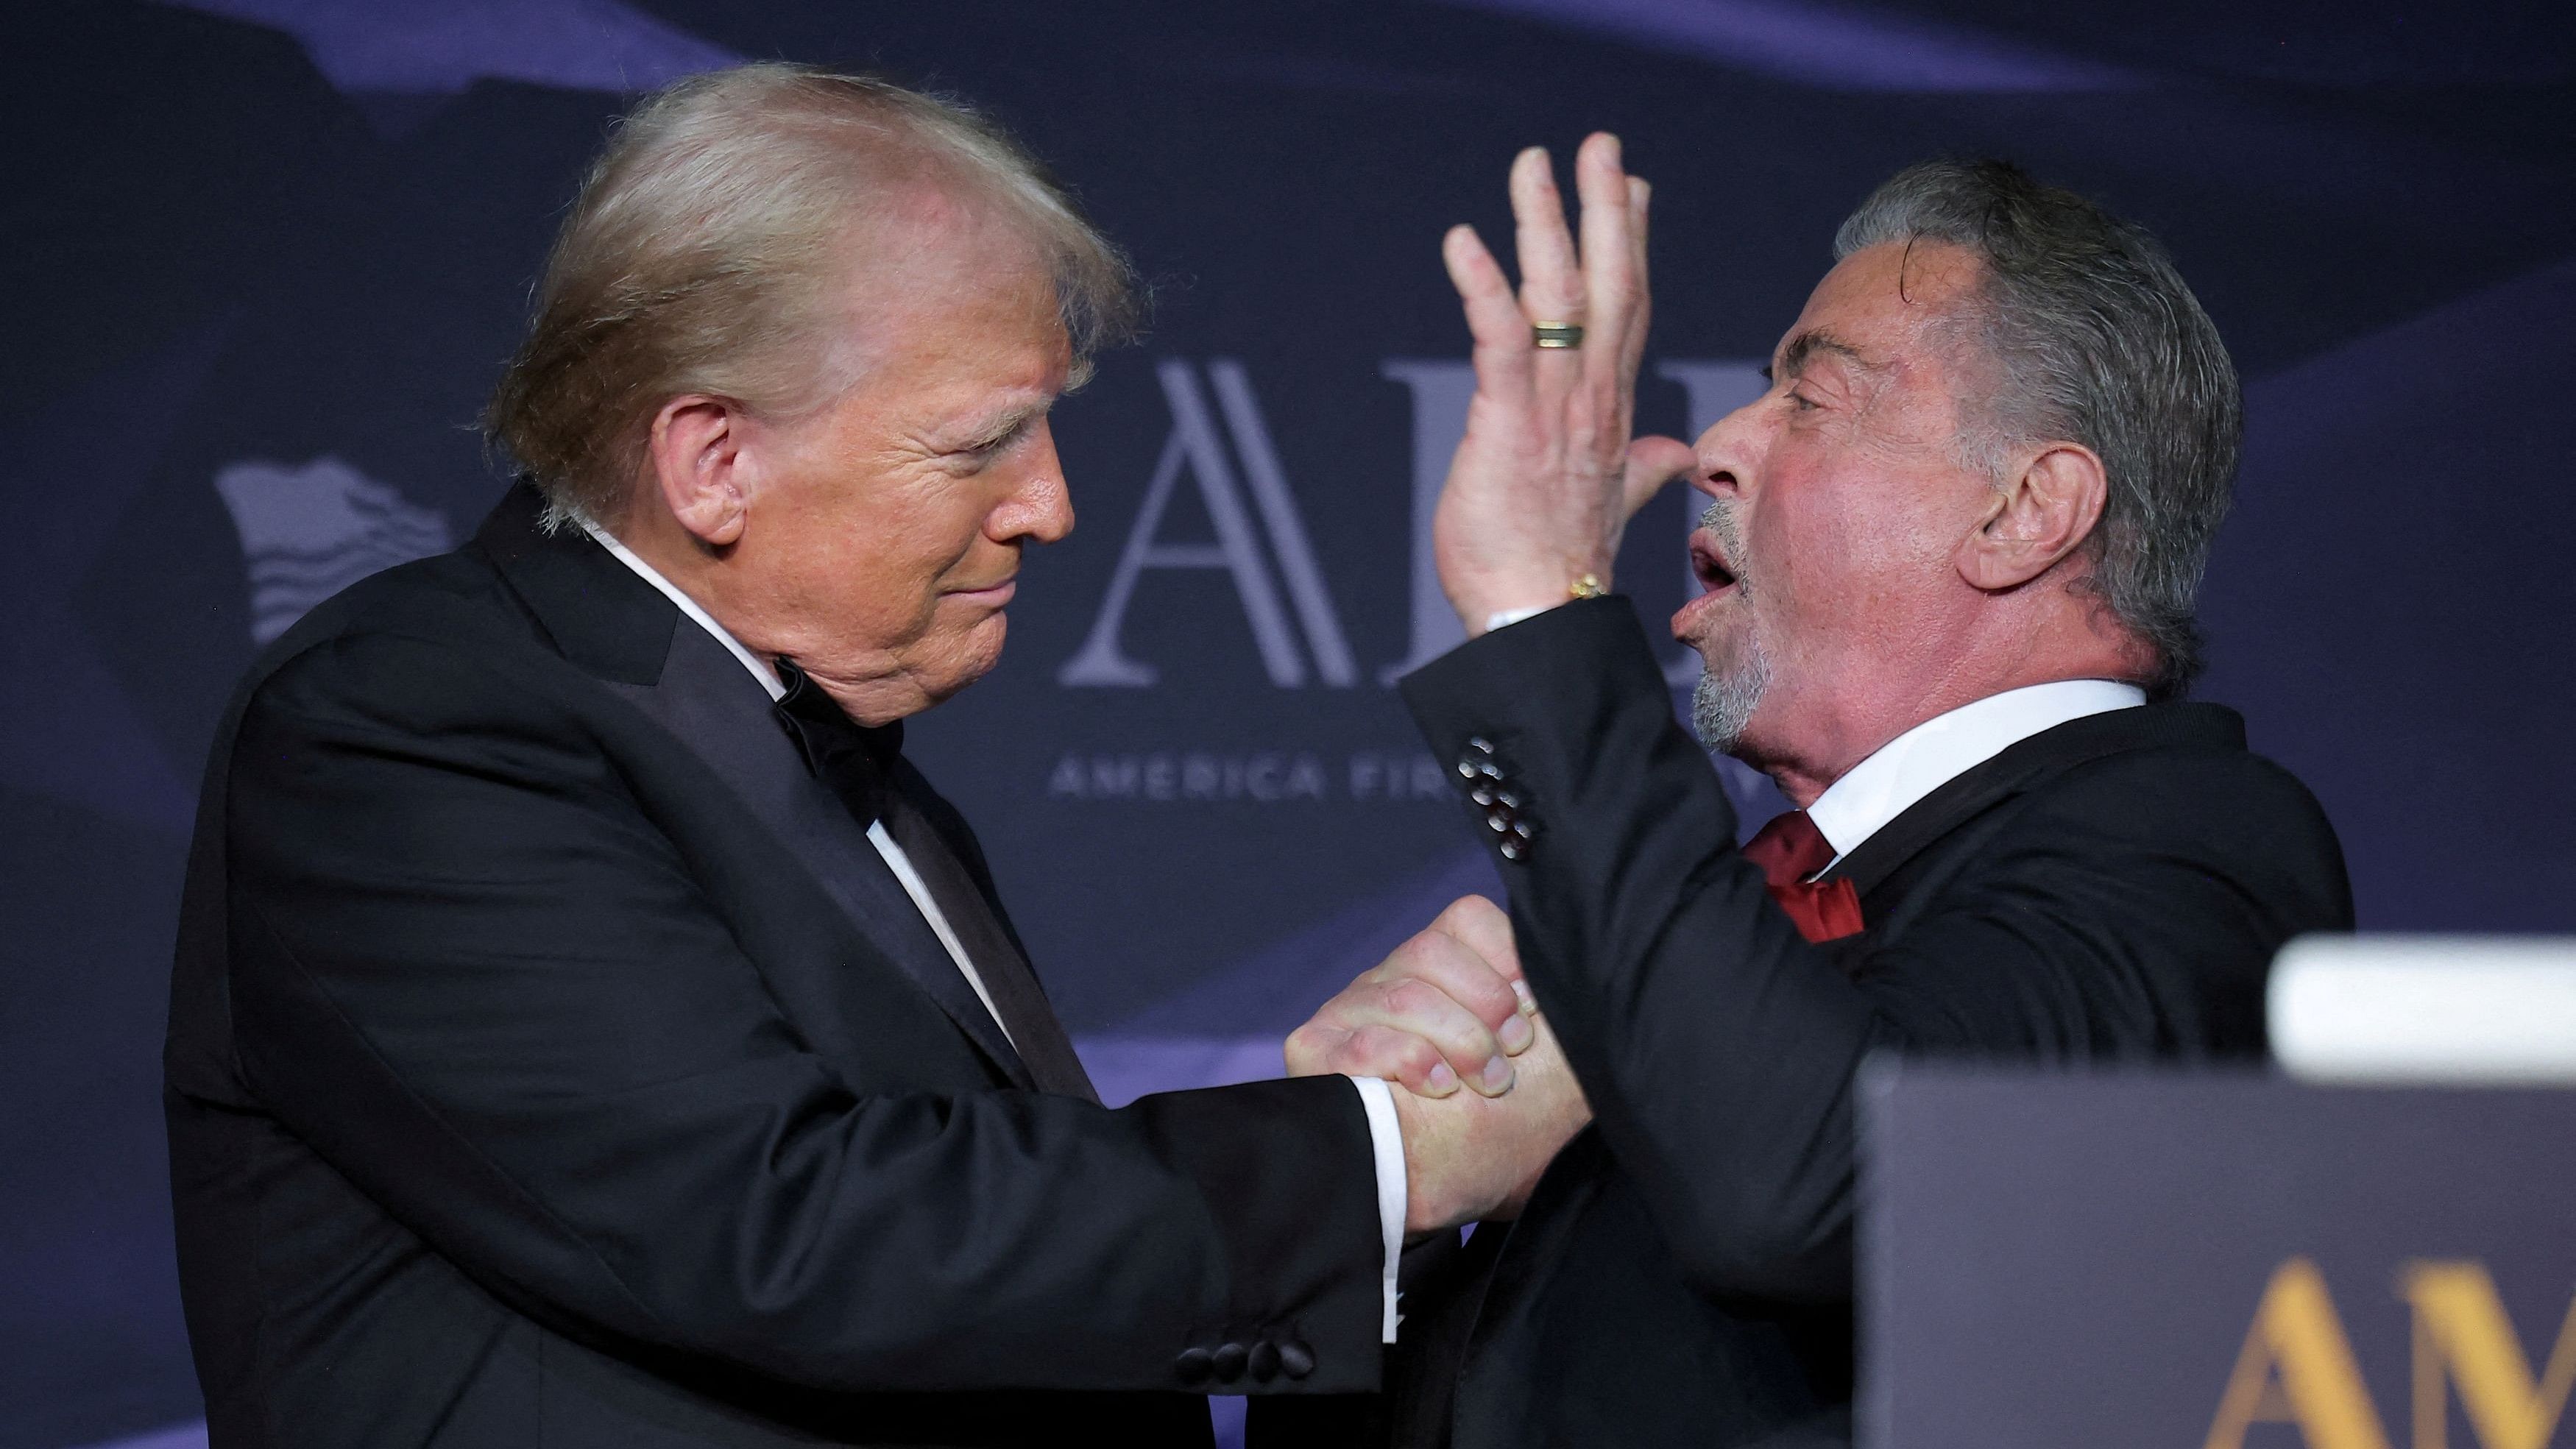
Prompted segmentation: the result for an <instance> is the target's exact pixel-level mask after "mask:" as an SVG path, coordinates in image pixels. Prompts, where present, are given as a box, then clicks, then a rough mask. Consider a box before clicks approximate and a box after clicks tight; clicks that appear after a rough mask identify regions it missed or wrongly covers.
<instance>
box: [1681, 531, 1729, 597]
mask: <svg viewBox="0 0 2576 1449" xmlns="http://www.w3.org/2000/svg"><path fill="white" fill-rule="evenodd" d="M1690 557H1691V572H1692V573H1693V574H1695V575H1697V576H1698V578H1699V586H1700V588H1701V589H1702V590H1703V591H1704V592H1707V593H1712V594H1714V593H1720V592H1723V591H1725V590H1727V589H1731V588H1733V587H1735V584H1736V578H1735V570H1733V569H1731V568H1729V567H1727V563H1726V558H1725V556H1724V555H1723V554H1720V553H1719V552H1718V551H1717V545H1716V544H1715V542H1714V541H1712V540H1711V539H1710V538H1709V536H1708V535H1707V533H1705V532H1701V533H1697V534H1694V535H1692V537H1691V542H1690Z"/></svg>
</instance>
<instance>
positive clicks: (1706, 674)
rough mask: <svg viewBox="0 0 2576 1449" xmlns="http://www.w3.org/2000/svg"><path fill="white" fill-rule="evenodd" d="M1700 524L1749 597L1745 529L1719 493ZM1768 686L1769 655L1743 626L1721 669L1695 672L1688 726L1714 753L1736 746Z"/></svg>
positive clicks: (1738, 589)
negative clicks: (1739, 643) (1738, 649)
mask: <svg viewBox="0 0 2576 1449" xmlns="http://www.w3.org/2000/svg"><path fill="white" fill-rule="evenodd" d="M1699 526H1700V527H1702V528H1705V529H1707V530H1708V531H1709V532H1711V533H1713V534H1716V535H1717V539H1718V544H1719V546H1720V547H1721V548H1722V549H1723V550H1724V552H1725V554H1726V565H1727V567H1728V569H1730V570H1731V571H1733V573H1734V574H1735V590H1736V592H1737V593H1738V594H1739V595H1741V596H1743V597H1744V598H1746V599H1750V598H1752V597H1753V577H1752V574H1751V572H1750V570H1749V568H1748V564H1749V562H1750V561H1749V560H1747V559H1746V558H1745V556H1744V535H1743V533H1742V532H1741V531H1740V530H1738V529H1737V528H1736V526H1735V515H1734V513H1733V512H1732V511H1731V510H1730V509H1729V508H1728V507H1727V504H1726V501H1725V500H1724V499H1717V500H1713V501H1712V502H1710V504H1709V505H1708V507H1707V509H1705V510H1704V511H1702V512H1701V514H1700V516H1699ZM1770 686H1771V658H1770V656H1769V655H1767V654H1765V653H1763V652H1762V638H1761V635H1760V634H1759V632H1756V631H1747V633H1746V635H1745V639H1744V650H1743V653H1742V654H1741V655H1739V656H1738V657H1737V658H1736V659H1735V660H1734V661H1733V662H1732V665H1731V667H1729V668H1728V669H1727V670H1726V671H1725V672H1723V673H1720V672H1719V671H1718V670H1716V669H1714V668H1711V669H1707V670H1704V671H1703V672H1702V673H1701V674H1700V677H1699V686H1698V688H1696V689H1694V690H1692V691H1691V728H1692V730H1693V731H1695V732H1696V733H1697V734H1698V735H1699V739H1700V743H1701V744H1703V745H1706V746H1707V747H1708V748H1710V749H1712V750H1715V751H1717V752H1718V753H1719V754H1725V753H1726V752H1728V751H1730V750H1732V749H1734V748H1735V742H1736V741H1737V740H1739V739H1742V738H1743V737H1744V727H1745V725H1746V724H1748V723H1750V722H1751V721H1752V719H1753V710H1754V707H1755V706H1757V705H1759V704H1761V703H1762V691H1764V690H1765V689H1768V688H1770Z"/></svg>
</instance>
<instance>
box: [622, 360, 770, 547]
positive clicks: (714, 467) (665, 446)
mask: <svg viewBox="0 0 2576 1449" xmlns="http://www.w3.org/2000/svg"><path fill="white" fill-rule="evenodd" d="M750 422H751V420H750V418H749V417H748V416H747V415H746V414H745V413H744V412H743V410H742V406H741V404H739V403H735V402H732V401H729V400H727V399H724V398H717V397H707V396H705V395H703V394H690V395H687V396H683V397H675V398H673V399H671V400H670V401H669V402H666V403H664V404H662V408H661V411H659V412H657V413H655V414H653V427H652V432H651V433H650V435H649V436H648V437H647V439H646V442H645V459H644V463H645V467H646V469H647V470H648V471H649V472H650V473H651V475H652V482H653V485H654V487H655V488H656V489H657V490H658V491H659V492H660V493H661V495H662V502H663V504H664V505H665V506H667V507H668V508H669V509H670V510H671V516H672V517H673V518H676V519H678V520H679V521H680V526H681V527H682V528H685V529H687V530H688V531H689V532H690V533H691V534H692V535H694V536H695V537H696V538H697V539H698V541H699V542H701V543H704V544H706V545H708V546H709V547H712V548H722V547H724V546H726V545H727V544H730V543H732V542H734V541H735V540H737V539H739V538H741V537H742V530H743V526H744V523H745V514H746V512H747V509H748V504H749V499H750V496H751V493H752V490H753V485H754V484H755V483H756V482H757V481H758V480H757V478H756V477H755V476H754V475H755V474H756V472H757V469H758V465H757V463H756V461H755V460H754V459H753V457H752V456H751V449H750V447H749V446H748V445H749V442H750V439H749V436H748V435H749V433H750Z"/></svg>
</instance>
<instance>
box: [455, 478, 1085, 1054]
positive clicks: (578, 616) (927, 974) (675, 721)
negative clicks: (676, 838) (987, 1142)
mask: <svg viewBox="0 0 2576 1449" xmlns="http://www.w3.org/2000/svg"><path fill="white" fill-rule="evenodd" d="M544 511H545V502H544V500H543V499H542V498H541V497H539V496H538V494H537V491H536V490H535V489H534V488H531V487H529V486H528V485H527V484H525V483H521V484H519V485H517V486H516V487H514V488H512V489H511V490H510V492H509V493H508V494H507V495H506V496H504V497H503V498H502V500H501V503H500V506H499V507H497V508H494V509H493V510H492V515H491V517H489V518H488V519H486V520H484V523H483V527H482V529H481V530H480V531H479V532H477V533H476V534H475V538H474V545H473V546H474V548H476V549H478V550H480V551H481V552H482V553H483V554H484V556H485V557H487V558H489V559H491V560H492V562H493V564H494V565H495V566H496V567H498V568H499V569H500V570H501V573H502V576H503V577H504V578H506V579H508V580H509V582H510V587H511V588H512V589H513V590H515V591H516V592H517V593H518V595H519V598H520V599H521V600H522V601H523V602H524V603H525V604H526V605H527V607H528V611H529V612H530V613H531V614H533V615H534V616H535V617H536V619H537V622H538V623H539V624H540V625H542V626H543V627H544V628H545V630H546V633H547V635H548V636H549V637H551V638H552V639H553V640H554V641H555V645H556V647H557V648H559V649H561V650H563V652H564V657H565V658H567V659H569V660H571V661H572V662H573V663H575V664H577V665H580V666H581V667H582V668H583V669H585V670H587V671H588V672H589V673H590V674H592V675H593V676H594V677H596V678H598V679H599V680H600V681H601V682H602V683H604V684H605V685H607V686H608V688H609V689H610V690H612V691H614V692H615V693H617V694H618V695H620V696H622V697H623V698H625V699H626V700H627V701H629V702H630V703H632V704H634V705H635V706H636V707H637V708H638V709H640V710H642V711H643V712H644V713H645V714H647V715H649V716H651V717H652V718H653V719H654V720H655V721H656V722H657V723H659V724H661V725H662V726H663V727H664V728H665V729H667V730H669V731H670V732H671V733H672V735H673V736H675V737H676V738H677V739H679V741H680V742H681V743H682V744H683V745H685V746H686V747H687V748H688V749H689V751H690V752H691V753H692V754H694V755H696V756H697V757H698V758H699V759H700V760H702V761H704V762H705V763H706V765H707V766H708V768H709V769H711V770H713V771H714V772H715V773H716V775H717V776H718V777H719V778H721V779H722V780H723V781H724V782H725V784H726V785H727V786H728V787H729V788H730V789H731V790H732V791H733V792H734V794H735V796H736V797H737V798H739V799H740V800H741V801H742V802H743V804H744V806H745V807H746V808H748V809H749V810H750V811H751V812H752V814H753V815H754V816H755V817H756V818H758V819H759V820H760V821H761V823H763V824H764V825H766V826H768V827H769V829H770V831H771V832H772V833H773V834H774V835H776V836H777V838H778V839H779V841H780V842H781V843H782V844H784V845H785V846H786V847H787V849H788V851H789V852H790V853H791V854H793V855H794V856H795V857H796V858H797V859H798V860H799V861H801V862H803V863H804V865H805V867H806V869H808V870H809V871H811V872H812V873H813V876H814V879H815V882H816V883H817V884H819V885H821V886H822V887H823V889H824V892H825V894H827V895H829V896H830V897H831V898H832V900H833V902H834V903H835V904H837V905H838V906H839V907H840V908H841V911H842V913H843V914H844V915H845V916H847V917H848V918H849V921H850V924H851V926H852V927H853V928H855V929H856V930H857V931H858V933H859V935H860V936H862V937H863V938H865V939H866V940H868V941H870V942H873V943H874V944H875V945H876V946H877V947H878V948H879V949H880V950H882V951H883V952H884V953H885V954H886V955H887V957H888V958H890V959H891V960H893V961H894V962H895V963H896V964H897V965H898V966H900V967H901V968H902V969H903V971H904V973H905V974H906V975H908V976H910V977H912V978H913V980H914V981H915V982H916V983H918V984H919V985H920V986H921V988H922V989H923V990H924V991H927V992H928V993H930V998H931V1000H933V1001H936V1002H937V1003H939V1008H940V1010H942V1011H944V1012H946V1013H947V1014H948V1019H949V1020H950V1021H953V1022H955V1023H956V1024H957V1029H958V1030H960V1031H962V1032H964V1033H965V1034H966V1038H967V1040H969V1041H972V1042H973V1043H975V1046H976V1048H977V1049H978V1050H980V1051H981V1052H983V1054H984V1055H985V1057H986V1058H987V1059H989V1060H990V1061H991V1062H992V1063H993V1065H994V1066H995V1067H996V1068H998V1069H999V1070H1000V1071H1001V1073H1002V1074H1003V1075H1004V1076H1005V1077H1007V1078H1009V1079H1010V1080H1011V1081H1012V1082H1014V1083H1016V1084H1018V1085H1020V1086H1023V1087H1029V1086H1033V1085H1034V1084H1033V1083H1031V1082H1030V1080H1029V1074H1028V1069H1027V1068H1026V1067H1024V1066H1022V1065H1021V1064H1020V1058H1019V1054H1018V1053H1017V1052H1014V1051H1012V1050H1011V1044H1010V1039H1009V1038H1007V1037H1005V1036H1003V1035H1002V1029H1001V1028H1000V1027H999V1026H997V1025H996V1024H995V1023H994V1021H993V1017H992V1014H991V1013H990V1012H987V1011H986V1010H985V1009H984V1003H983V1002H982V1001H981V1000H979V999H977V997H976V995H975V989H974V988H973V987H971V986H969V985H967V984H966V978H965V976H964V975H963V974H961V973H960V972H959V971H958V969H957V963H956V962H955V961H952V960H950V959H949V956H948V951H947V948H946V947H943V946H941V945H940V944H939V937H938V936H937V935H935V934H933V933H932V931H931V929H930V923H929V922H928V921H927V920H924V919H923V918H922V914H921V909H920V907H918V906H916V905H914V904H913V902H912V897H911V896H909V895H907V894H905V893H904V889H903V883H902V882H901V881H898V880H896V879H895V878H894V871H893V870H892V869H891V868H889V867H888V866H887V865H886V863H885V857H883V856H881V855H879V854H877V851H876V847H875V846H874V845H871V844H870V843H869V842H868V837H867V832H866V831H865V830H863V829H861V828H860V826H859V824H858V822H857V821H856V820H853V819H851V818H850V812H849V811H848V810H847V809H846V808H845V807H843V806H842V804H841V802H840V800H839V799H838V798H836V797H835V796H834V795H833V794H832V793H831V791H830V790H828V789H827V788H825V787H824V786H823V785H822V784H821V783H819V782H817V781H816V780H815V779H814V777H813V775H812V774H811V773H809V772H808V771H807V770H806V768H805V761H804V758H803V757H802V756H800V755H799V754H797V752H796V747H795V745H794V744H793V743H792V742H791V741H789V739H788V738H787V734H786V732H785V731H784V730H783V729H781V728H780V727H779V724H778V721H777V719H776V717H775V716H773V715H772V714H771V713H770V704H769V696H768V695H767V694H766V693H765V692H763V691H762V689H761V687H760V685H759V683H758V682H757V681H755V680H754V679H753V678H752V677H751V676H750V674H749V673H747V672H746V671H745V670H744V669H743V667H742V663H741V661H740V660H737V659H735V658H734V657H733V656H732V655H731V654H729V653H727V652H726V651H725V647H724V646H723V645H722V644H719V643H717V642H716V640H715V638H714V636H712V635H710V634H708V633H707V631H706V630H704V629H700V628H698V627H696V626H695V625H690V624H688V622H687V620H686V619H685V618H684V617H683V616H682V615H681V613H680V611H679V609H677V608H676V607H674V606H673V605H672V603H671V601H670V600H669V599H666V598H664V597H662V595H661V593H660V591H658V590H656V589H655V588H654V587H653V586H652V585H651V584H648V583H646V582H645V581H644V580H643V579H641V578H639V577H637V576H636V574H635V571H634V570H632V569H630V568H628V567H626V566H625V565H624V564H622V563H619V562H618V561H617V560H616V559H615V558H614V557H612V556H611V555H610V554H609V552H608V550H606V549H604V548H601V547H600V546H599V545H598V544H597V543H594V542H592V541H591V539H590V537H589V536H588V535H587V534H584V533H583V532H581V531H580V530H579V529H573V528H563V529H557V530H555V531H554V532H552V533H548V532H546V531H545V530H544V529H543V528H542V527H540V526H539V520H540V518H541V517H542V516H543V514H544ZM684 626H685V627H684Z"/></svg>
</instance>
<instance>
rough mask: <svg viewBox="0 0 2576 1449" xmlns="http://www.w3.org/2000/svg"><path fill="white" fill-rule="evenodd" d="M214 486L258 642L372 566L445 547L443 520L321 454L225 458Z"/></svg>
mask: <svg viewBox="0 0 2576 1449" xmlns="http://www.w3.org/2000/svg"><path fill="white" fill-rule="evenodd" d="M215 492H216V493H218V494H220V495H222V497H223V500H224V507H225V508H226V509H228V510H230V511H231V513H232V516H233V527H234V529H235V530H237V531H238V532H239V533H240V534H241V542H242V556H243V558H244V559H245V560H246V561H247V563H248V564H249V567H250V637H251V642H252V643H254V644H265V643H267V642H268V641H269V640H271V639H274V638H276V637H277V636H278V635H280V634H283V633H285V632H286V630H287V627H288V626H289V625H291V624H293V623H294V622H295V621H296V620H298V619H300V618H302V617H304V611H305V610H307V609H310V608H312V607H313V606H314V605H315V604H318V603H320V602H322V601H323V600H324V599H327V598H329V597H331V596H332V595H333V594H336V593H338V592H340V591H341V590H342V589H345V588H347V587H348V586H349V585H351V584H354V583H356V582H357V581H358V580H360V579H362V578H365V577H366V576H367V575H369V574H371V573H374V572H376V571H377V570H379V569H388V568H391V567H393V566H394V565H395V564H399V563H409V562H411V561H412V560H413V559H416V558H426V557H428V556H429V555H431V554H434V553H444V552H446V551H447V549H448V546H449V544H450V542H451V540H450V539H449V537H448V532H447V519H446V518H445V517H444V516H442V515H440V514H438V513H435V512H432V511H431V510H429V509H426V508H422V507H420V506H419V505H417V504H415V503H412V502H410V501H408V500H406V499H405V498H404V497H403V496H402V495H401V494H399V493H397V492H395V491H394V490H393V489H392V488H389V487H387V486H386V485H384V484H382V483H379V482H377V481H376V480H374V479H373V478H370V477H368V476H367V475H365V474H364V473H361V472H359V471H358V470H357V469H355V468H352V467H350V466H349V465H348V464H346V463H343V462H341V461H340V460H339V459H337V458H334V457H331V456H329V455H328V454H325V455H324V456H322V457H319V458H316V459H314V460H313V461H312V462H310V463H307V464H305V465H304V466H303V467H301V468H294V467H289V466H287V465H286V464H283V463H271V462H266V461H263V460H260V459H244V460H243V461H241V462H238V463H232V464H228V465H226V466H225V467H224V469H223V470H222V471H220V472H218V473H217V474H215Z"/></svg>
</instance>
